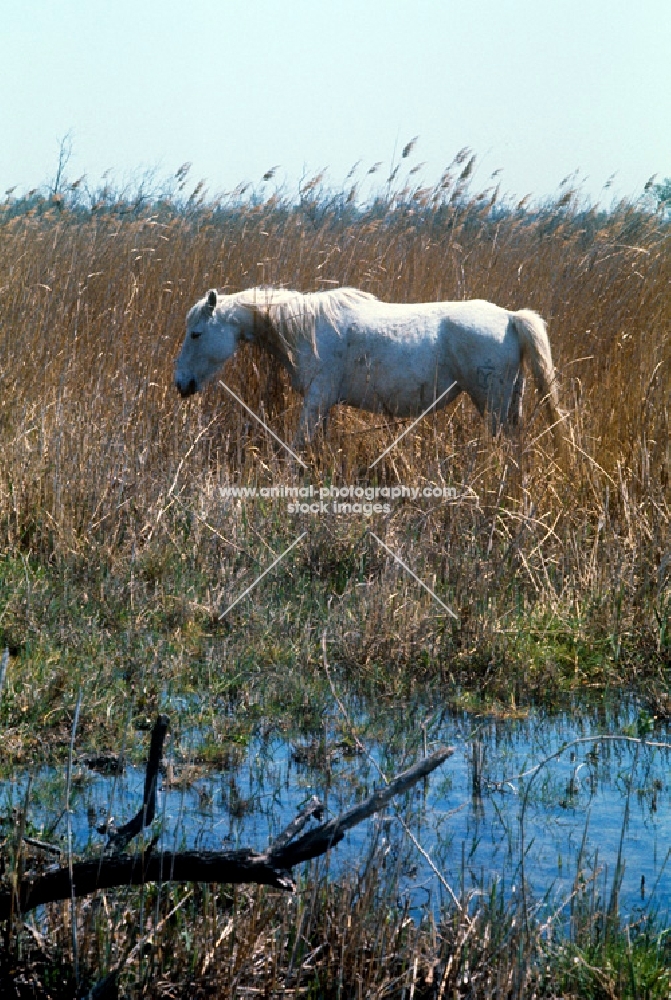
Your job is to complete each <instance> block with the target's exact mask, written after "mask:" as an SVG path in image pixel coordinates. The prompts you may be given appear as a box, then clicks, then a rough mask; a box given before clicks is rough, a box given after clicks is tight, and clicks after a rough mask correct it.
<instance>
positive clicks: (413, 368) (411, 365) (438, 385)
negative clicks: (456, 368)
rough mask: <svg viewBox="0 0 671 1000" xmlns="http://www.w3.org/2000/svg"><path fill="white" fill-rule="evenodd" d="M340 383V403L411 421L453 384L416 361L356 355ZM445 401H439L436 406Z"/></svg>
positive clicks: (433, 365) (443, 374)
mask: <svg viewBox="0 0 671 1000" xmlns="http://www.w3.org/2000/svg"><path fill="white" fill-rule="evenodd" d="M350 361H351V363H350V364H348V365H347V367H346V370H345V374H344V377H343V381H342V383H341V391H340V402H342V403H348V404H349V405H350V406H356V407H357V408H358V409H360V410H367V411H368V412H370V413H386V414H388V415H389V416H394V417H414V416H418V415H419V414H420V413H423V412H424V410H426V409H427V407H430V406H431V404H432V402H433V401H434V400H435V399H436V398H437V397H438V396H440V395H441V393H442V392H444V390H445V389H447V388H448V386H449V385H450V384H451V383H452V381H454V380H453V379H452V378H450V376H449V373H447V372H443V371H441V370H440V368H441V367H442V366H440V367H437V366H436V361H435V355H434V357H432V359H431V363H429V364H424V363H422V361H421V359H419V358H413V359H408V358H402V357H401V358H398V359H396V362H395V363H390V361H389V360H388V359H383V358H376V357H374V356H370V355H367V354H359V355H357V356H355V357H354V358H352V359H350ZM446 401H447V400H441V402H440V404H439V406H442V405H444V403H445V402H446Z"/></svg>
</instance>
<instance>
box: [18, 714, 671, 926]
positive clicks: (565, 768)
mask: <svg viewBox="0 0 671 1000" xmlns="http://www.w3.org/2000/svg"><path fill="white" fill-rule="evenodd" d="M364 716H365V713H364V712H363V710H362V711H361V712H359V713H358V715H357V720H356V725H357V731H359V732H361V731H362V730H363V729H365V723H366V720H365V718H364ZM422 720H423V722H422ZM635 721H636V714H635V710H634V709H633V708H630V709H622V710H620V711H618V712H605V711H603V710H602V711H595V710H586V709H581V710H578V709H576V710H575V711H574V712H570V713H566V714H564V715H561V716H554V717H544V716H541V715H533V714H532V715H529V716H527V717H525V718H521V719H495V718H476V717H473V716H469V715H466V714H463V715H453V714H441V713H439V712H436V711H435V708H434V709H432V708H431V707H430V706H417V705H415V706H413V708H412V709H408V707H405V708H404V709H403V710H402V711H401V710H399V711H398V712H397V713H393V712H392V713H389V712H387V714H386V717H385V719H384V722H383V724H381V725H380V726H378V727H377V728H376V733H377V737H376V738H372V737H370V738H364V739H363V740H362V742H363V743H364V745H365V750H366V752H364V753H362V752H360V751H359V752H357V753H352V752H351V751H350V750H349V749H348V747H347V746H345V745H344V744H343V743H342V740H340V741H339V740H338V739H337V738H336V730H335V728H331V727H330V725H329V721H328V720H326V721H325V730H324V734H323V735H322V738H321V740H317V741H316V742H313V743H310V742H308V741H305V740H303V741H294V742H293V743H290V742H288V741H286V740H284V739H282V738H280V737H279V736H277V735H276V734H273V733H269V734H267V735H266V736H265V737H258V738H256V739H254V740H252V741H251V742H250V743H249V744H248V746H247V747H246V748H244V749H242V750H241V751H239V753H238V755H237V759H236V762H235V764H234V765H233V764H231V766H230V767H229V768H228V769H226V770H223V771H213V770H204V769H202V768H198V767H193V766H192V765H190V764H189V762H188V754H187V755H186V756H187V760H186V762H184V761H183V760H181V761H178V762H177V763H176V764H175V773H176V774H179V773H180V768H182V769H184V768H186V769H187V771H186V777H187V778H189V783H187V784H183V785H182V787H171V788H168V787H167V784H166V780H165V778H164V779H163V781H162V787H161V790H160V792H159V800H158V807H157V814H158V815H157V821H156V822H157V823H160V826H161V831H162V832H161V843H160V846H162V847H163V848H164V849H184V848H187V847H188V848H203V849H217V848H222V847H238V846H251V847H253V848H256V849H258V850H262V849H264V848H265V847H266V846H267V845H268V843H269V842H270V841H271V840H272V839H273V838H274V837H275V836H276V835H277V833H278V832H279V831H280V830H281V829H282V828H283V827H284V826H285V825H286V824H287V823H288V822H289V820H290V819H291V818H292V817H293V816H294V815H295V813H296V810H297V809H298V808H299V807H300V806H301V805H302V804H303V803H304V802H305V801H306V800H307V799H308V798H309V797H310V796H311V795H313V794H317V795H318V796H319V797H320V799H321V800H322V802H324V803H325V804H326V806H327V816H329V817H330V816H333V815H336V814H337V813H338V812H340V811H341V810H342V809H344V808H347V807H349V806H350V805H352V804H354V803H355V802H356V801H360V800H361V798H363V797H364V796H365V795H367V794H369V793H370V792H371V791H372V790H373V789H374V787H376V786H378V785H379V784H380V783H381V778H380V775H379V772H378V770H377V768H378V767H380V768H382V769H383V770H384V772H385V773H386V775H387V777H392V776H393V774H394V773H396V772H398V771H400V770H402V769H403V768H405V767H407V766H409V765H410V764H411V763H413V762H414V761H415V760H416V759H417V744H418V743H419V745H420V746H425V747H426V749H427V750H428V751H429V752H430V751H431V749H432V748H435V747H436V746H438V745H449V746H453V747H454V748H455V753H454V755H453V756H452V757H451V758H450V759H448V760H447V761H446V763H444V764H443V765H442V767H440V768H439V769H438V770H437V771H435V772H434V773H433V774H432V775H431V776H430V777H429V778H428V779H427V780H426V781H425V782H421V783H420V784H419V785H417V786H416V787H415V789H414V790H413V791H412V792H410V793H408V795H407V796H405V798H404V799H403V800H399V801H397V802H395V803H393V804H392V805H391V806H390V807H389V809H388V810H387V811H386V813H385V815H384V816H379V817H377V818H376V819H375V820H370V821H368V822H364V823H363V824H362V825H361V826H360V827H357V828H355V829H354V830H353V831H351V832H350V834H349V835H348V836H347V838H346V839H345V841H344V842H343V843H342V844H341V845H339V846H338V847H337V848H335V849H334V851H333V852H332V853H331V858H330V860H329V865H330V869H331V871H332V873H333V874H334V875H337V874H342V873H344V872H351V871H354V872H356V870H357V868H360V867H361V866H362V865H364V864H365V863H366V860H367V858H369V857H370V856H372V854H371V852H372V851H373V849H374V848H375V849H376V850H377V852H378V854H377V857H378V859H379V858H380V857H383V858H384V863H385V865H386V867H387V868H388V869H389V870H390V872H391V873H392V874H394V875H397V876H398V891H399V893H400V894H401V895H408V896H409V900H410V905H411V908H412V911H413V912H415V913H418V912H419V911H420V910H421V909H422V908H423V907H424V906H427V905H430V906H435V905H436V904H437V903H439V902H440V901H441V900H443V899H446V898H447V897H448V896H449V892H450V889H451V890H453V891H454V892H455V893H457V894H459V893H461V892H462V891H463V890H466V891H474V892H478V891H480V890H484V891H487V889H488V888H489V887H491V885H492V883H493V882H495V881H496V882H499V884H500V888H501V891H502V892H503V893H504V894H505V895H506V896H507V897H509V898H510V897H511V896H512V895H513V894H515V893H520V892H521V891H522V887H523V886H524V887H525V890H526V894H527V899H528V900H534V901H536V902H540V903H541V905H543V906H546V907H547V908H548V909H549V910H550V911H559V910H560V909H561V908H562V907H563V906H565V904H566V902H567V901H568V899H569V897H570V895H571V892H572V890H573V889H574V886H575V884H576V879H577V877H578V874H579V873H581V877H582V878H584V879H585V880H586V881H587V884H588V887H589V889H588V891H589V892H591V893H593V894H594V899H595V900H598V899H599V898H600V900H601V905H604V904H607V903H608V902H609V900H610V896H611V893H612V891H613V885H614V882H615V881H616V880H617V872H618V855H619V856H620V858H621V866H620V871H622V868H623V871H622V876H621V885H620V889H619V908H620V913H621V914H622V915H623V916H625V917H626V916H635V914H636V912H638V911H641V910H646V911H649V910H653V911H657V912H659V914H660V917H664V918H668V901H669V900H670V899H671V860H670V859H669V849H670V847H671V836H670V835H671V797H670V788H669V781H668V774H669V760H670V753H671V744H670V745H669V746H665V745H664V744H665V743H666V742H667V738H668V736H669V735H670V734H668V733H667V732H666V731H665V730H659V729H658V730H656V731H655V732H654V733H653V734H650V735H648V736H647V737H646V742H641V741H639V740H636V739H634V738H632V727H633V726H634V723H635ZM404 725H405V726H406V731H407V728H408V727H411V728H412V729H413V731H414V734H415V740H414V742H413V743H412V747H413V749H412V750H410V749H407V748H406V750H405V751H404V749H403V747H402V746H400V747H399V746H398V745H396V748H395V749H394V750H393V751H392V750H390V749H389V747H390V744H391V743H393V742H394V740H393V739H392V738H391V737H389V738H387V736H385V733H387V732H388V733H395V734H397V735H396V744H398V733H399V732H402V731H403V726H404ZM422 726H423V728H422ZM420 730H421V735H420V736H419V737H418V736H417V733H418V732H419V731H420ZM339 732H340V733H341V732H342V730H339ZM634 733H635V728H634ZM184 739H185V737H184V736H183V737H182V747H181V749H182V757H183V756H184V755H183V750H184ZM186 739H187V743H190V745H191V747H192V748H193V758H195V755H196V747H197V744H198V734H197V733H191V734H190V735H188V737H187V738H186ZM575 741H578V742H575ZM402 742H403V741H402ZM655 743H657V744H660V745H654V744H655ZM408 746H410V742H409V743H408ZM562 747H565V748H564V749H563V750H562ZM166 749H167V757H168V759H169V760H170V756H171V754H175V753H176V752H177V749H178V748H176V747H174V746H172V745H171V744H169V745H168V746H167V748H166ZM553 755H554V756H553ZM28 778H29V773H28V772H27V771H26V770H20V771H19V770H18V769H17V770H16V771H15V773H14V774H13V775H12V776H11V777H10V778H8V779H6V780H4V781H2V782H0V813H1V814H2V815H4V816H5V817H7V816H8V815H9V813H10V812H11V809H12V807H16V806H18V805H19V804H22V803H23V801H24V798H25V795H26V789H27V783H28ZM65 781H66V769H65V768H40V769H39V770H36V771H35V772H34V773H33V774H32V780H31V789H30V805H29V814H28V818H29V828H30V831H31V832H33V833H34V835H35V836H38V837H43V838H44V839H47V840H50V841H52V842H55V843H60V845H61V846H62V847H63V846H64V843H65V833H66V828H67V814H66V813H65V812H64V804H65ZM143 781H144V774H143V771H142V770H141V769H139V768H135V767H128V768H127V769H126V771H125V773H124V774H123V775H122V776H116V777H106V776H102V775H99V774H96V773H93V772H91V771H88V770H86V769H81V768H78V769H77V770H76V772H75V774H74V781H73V788H72V793H71V809H72V813H71V823H72V838H73V848H74V850H75V851H76V852H91V851H100V850H102V846H103V843H104V838H103V837H101V836H100V835H99V834H98V833H97V832H96V827H97V826H98V825H100V824H101V823H102V822H103V821H104V820H105V819H106V817H107V816H108V815H109V814H110V813H112V814H113V815H114V816H115V817H116V820H117V823H118V824H119V825H120V824H121V823H123V822H125V821H126V820H127V819H129V818H130V816H131V815H133V814H134V813H135V812H136V810H137V809H138V808H139V806H140V804H141V801H142V788H143ZM404 824H405V827H404ZM406 827H407V829H409V830H410V831H411V833H412V835H413V836H414V838H415V840H416V841H417V843H418V844H419V845H421V848H422V850H421V851H420V850H419V849H418V848H417V846H416V844H415V843H413V841H412V839H411V837H410V836H409V835H408V832H407V829H406ZM423 852H424V853H423ZM427 856H428V859H430V861H429V860H428V859H427ZM448 886H449V888H448Z"/></svg>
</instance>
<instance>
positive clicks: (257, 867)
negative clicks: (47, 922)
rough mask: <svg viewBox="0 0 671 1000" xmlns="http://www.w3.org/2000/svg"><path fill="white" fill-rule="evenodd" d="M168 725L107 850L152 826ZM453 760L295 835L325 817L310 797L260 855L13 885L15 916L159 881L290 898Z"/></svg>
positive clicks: (155, 856) (436, 757) (136, 866)
mask: <svg viewBox="0 0 671 1000" xmlns="http://www.w3.org/2000/svg"><path fill="white" fill-rule="evenodd" d="M167 726H168V719H167V717H166V716H159V718H158V720H157V723H156V725H155V727H154V730H153V733H152V741H151V749H150V754H149V761H148V764H147V773H146V778H145V789H144V801H143V805H142V809H140V811H139V812H138V813H137V815H136V816H135V817H134V819H132V820H131V821H130V822H129V823H127V824H125V826H123V827H121V828H120V829H119V830H117V831H116V832H114V833H112V835H111V836H110V846H112V847H113V848H114V849H117V850H118V847H119V846H121V847H124V846H125V845H126V844H127V843H128V841H129V840H130V839H131V838H132V837H133V836H136V835H137V833H139V832H140V831H141V829H142V828H143V826H146V825H148V824H149V823H150V822H151V820H152V819H153V816H154V809H155V798H156V780H157V774H158V769H159V763H160V759H161V750H162V746H163V739H164V737H165V732H166V729H167ZM453 753H454V750H453V749H452V748H449V747H444V748H443V749H441V750H437V751H436V752H435V753H433V754H431V755H430V756H429V757H426V758H424V760H421V761H419V762H418V763H417V764H414V765H413V766H412V767H410V768H408V769H407V770H406V771H404V772H403V773H402V774H400V775H398V776H397V777H396V778H394V779H393V781H391V782H390V783H389V784H388V785H385V786H384V787H383V788H381V789H378V791H376V792H374V793H373V794H372V795H370V796H369V797H368V798H367V799H366V800H365V801H364V802H361V803H359V805H356V806H353V807H352V808H351V809H348V810H346V811H345V812H344V813H341V815H340V816H337V817H335V818H334V819H332V820H329V822H327V823H322V824H321V825H320V826H318V827H316V828H315V829H313V830H309V831H308V832H307V833H302V835H300V836H299V834H301V831H302V830H303V828H304V826H305V824H306V823H307V822H308V821H309V820H310V819H311V818H313V817H314V818H317V819H319V818H320V817H321V815H322V812H323V806H322V805H321V803H320V802H319V800H318V799H317V798H316V797H314V798H312V799H311V800H310V802H308V804H307V805H306V806H305V807H304V808H303V809H302V810H301V812H300V813H299V814H298V815H297V816H296V818H295V819H293V820H292V821H291V823H289V825H288V826H287V827H286V829H285V830H284V831H283V832H282V833H280V834H279V836H278V837H277V838H276V839H275V840H274V842H273V843H272V844H271V845H270V846H269V847H268V849H267V850H266V851H265V852H263V853H258V852H256V851H253V850H252V849H251V848H242V849H239V850H234V851H179V852H178V851H155V850H154V843H153V842H152V844H150V845H149V847H148V848H147V849H146V850H145V851H143V852H139V853H138V854H135V855H130V854H122V853H113V854H111V855H109V854H105V855H103V857H101V858H98V859H96V860H93V861H78V862H75V863H73V864H72V869H71V870H70V869H69V867H68V866H67V865H62V866H59V867H57V868H54V869H52V870H50V871H46V872H43V873H40V874H28V875H25V876H24V877H23V878H22V879H21V880H20V881H19V883H18V885H17V886H16V895H15V896H14V901H15V909H16V903H17V902H18V908H19V909H20V911H21V912H23V913H25V912H26V911H28V910H31V909H34V908H35V907H36V906H41V905H42V904H44V903H51V902H55V901H57V900H63V899H71V898H73V897H79V896H86V895H88V894H89V893H93V892H96V891H98V890H100V889H111V888H114V887H117V886H128V885H144V884H146V883H147V882H156V881H161V882H169V881H170V882H227V883H230V884H236V883H237V884H239V883H243V882H255V883H257V884H261V885H271V886H275V887H276V888H278V889H285V890H289V891H291V890H293V889H294V888H295V884H294V880H293V878H292V874H291V870H292V868H294V867H295V866H296V865H299V864H302V863H303V862H304V861H309V860H311V859H312V858H316V857H319V856H320V855H322V854H325V853H326V852H327V851H328V850H329V849H330V848H331V847H334V846H335V845H336V844H338V843H339V842H340V841H341V840H342V839H343V837H344V836H345V833H346V832H347V831H348V830H350V829H351V828H352V827H354V826H356V825H357V824H358V823H361V822H362V821H363V820H364V819H367V818H368V817H369V816H372V815H373V813H376V812H379V811H380V810H381V809H382V808H383V807H384V806H385V805H386V804H387V803H388V802H389V801H390V800H391V799H392V798H394V796H396V795H400V794H402V793H403V792H405V791H407V790H408V789H409V788H411V787H412V786H413V785H414V784H416V783H417V782H418V781H420V780H421V779H422V778H424V777H426V776H427V775H428V774H430V773H431V772H432V771H433V770H435V769H436V768H437V767H439V766H440V765H441V764H442V763H443V762H444V761H445V760H447V758H448V757H450V756H451V755H452V754H453ZM12 896H13V891H12V890H5V891H0V920H6V919H7V918H8V917H9V915H10V913H11V910H12Z"/></svg>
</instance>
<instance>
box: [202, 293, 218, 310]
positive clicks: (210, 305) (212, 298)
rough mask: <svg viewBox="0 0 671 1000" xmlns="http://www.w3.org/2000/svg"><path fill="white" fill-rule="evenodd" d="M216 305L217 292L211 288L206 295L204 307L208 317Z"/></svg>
mask: <svg viewBox="0 0 671 1000" xmlns="http://www.w3.org/2000/svg"><path fill="white" fill-rule="evenodd" d="M216 305H217V292H216V289H214V288H211V289H210V290H209V292H208V293H207V305H206V307H205V308H206V309H207V311H208V312H209V314H210V316H211V315H212V313H213V312H214V310H215V308H216Z"/></svg>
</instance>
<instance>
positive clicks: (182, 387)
mask: <svg viewBox="0 0 671 1000" xmlns="http://www.w3.org/2000/svg"><path fill="white" fill-rule="evenodd" d="M175 385H176V386H177V389H178V391H179V394H180V396H181V397H182V399H186V398H187V396H193V394H194V393H195V392H198V383H197V382H196V380H195V378H190V379H189V381H188V382H182V381H180V380H179V379H175Z"/></svg>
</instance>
